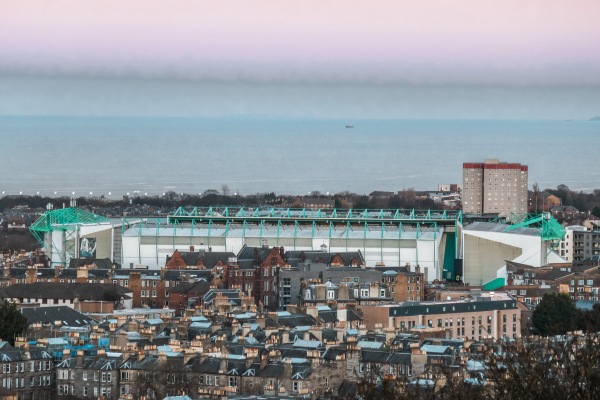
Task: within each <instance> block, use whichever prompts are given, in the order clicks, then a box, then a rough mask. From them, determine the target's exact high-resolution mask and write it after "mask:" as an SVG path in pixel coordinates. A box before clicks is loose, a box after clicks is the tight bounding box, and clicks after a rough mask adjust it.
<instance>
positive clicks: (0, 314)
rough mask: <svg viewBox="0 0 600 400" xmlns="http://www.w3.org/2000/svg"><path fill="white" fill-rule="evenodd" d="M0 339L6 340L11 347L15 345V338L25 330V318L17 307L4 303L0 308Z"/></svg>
mask: <svg viewBox="0 0 600 400" xmlns="http://www.w3.org/2000/svg"><path fill="white" fill-rule="evenodd" d="M0 321H2V322H1V323H0V338H2V339H4V340H6V341H7V342H9V343H10V344H11V345H14V344H15V338H16V337H17V336H18V335H20V334H21V333H23V332H25V331H26V330H27V325H28V324H27V318H25V317H24V316H23V315H22V314H21V313H20V312H19V310H17V305H16V304H15V303H11V302H9V301H5V302H4V304H2V306H0Z"/></svg>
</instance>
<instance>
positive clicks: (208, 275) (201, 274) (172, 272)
mask: <svg viewBox="0 0 600 400" xmlns="http://www.w3.org/2000/svg"><path fill="white" fill-rule="evenodd" d="M183 274H188V275H190V276H195V277H196V278H197V279H204V280H206V281H208V282H210V281H212V279H213V275H212V271H211V270H210V269H184V270H179V269H169V270H166V271H165V274H164V280H165V281H178V280H180V279H181V275H183Z"/></svg>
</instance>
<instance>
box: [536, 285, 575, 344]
mask: <svg viewBox="0 0 600 400" xmlns="http://www.w3.org/2000/svg"><path fill="white" fill-rule="evenodd" d="M577 316H578V311H577V308H576V307H575V303H573V301H572V300H571V297H569V295H568V294H565V293H546V294H545V295H544V297H542V301H541V302H540V304H538V305H537V307H536V308H535V310H534V311H533V316H532V318H531V322H532V324H533V329H535V330H536V332H537V333H539V334H540V335H543V336H548V335H562V334H565V333H567V332H569V331H574V330H576V329H577V325H576V324H577V320H578V318H577Z"/></svg>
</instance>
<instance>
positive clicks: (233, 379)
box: [229, 376, 237, 387]
mask: <svg viewBox="0 0 600 400" xmlns="http://www.w3.org/2000/svg"><path fill="white" fill-rule="evenodd" d="M229 386H230V387H236V386H237V376H230V377H229Z"/></svg>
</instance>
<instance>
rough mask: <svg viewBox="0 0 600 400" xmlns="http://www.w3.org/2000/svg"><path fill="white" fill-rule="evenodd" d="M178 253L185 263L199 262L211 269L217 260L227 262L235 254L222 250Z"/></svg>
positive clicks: (189, 264) (193, 264)
mask: <svg viewBox="0 0 600 400" xmlns="http://www.w3.org/2000/svg"><path fill="white" fill-rule="evenodd" d="M179 255H180V256H181V258H182V259H183V261H184V262H185V264H186V265H188V266H195V265H199V264H200V263H201V262H202V264H204V267H205V268H206V269H212V268H214V267H215V265H217V264H218V263H219V262H221V263H222V264H227V261H228V259H229V258H230V257H235V254H234V253H232V252H224V251H205V250H199V251H179ZM171 258H172V256H167V260H166V262H167V263H168V262H169V260H171Z"/></svg>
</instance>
